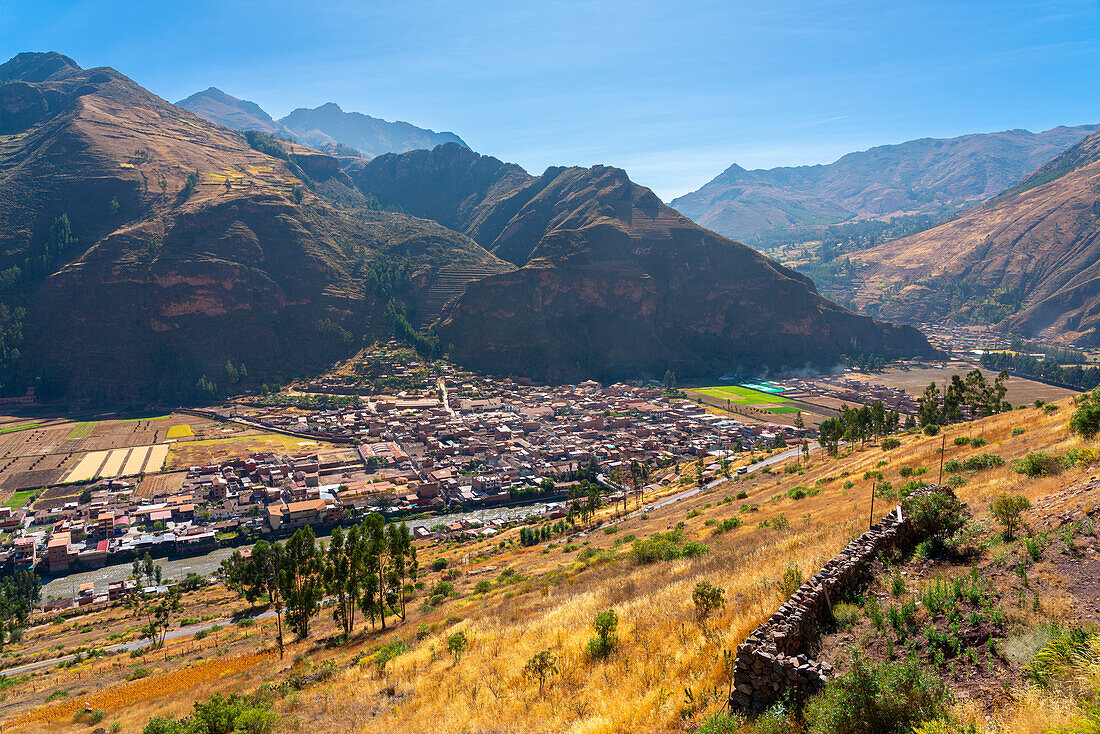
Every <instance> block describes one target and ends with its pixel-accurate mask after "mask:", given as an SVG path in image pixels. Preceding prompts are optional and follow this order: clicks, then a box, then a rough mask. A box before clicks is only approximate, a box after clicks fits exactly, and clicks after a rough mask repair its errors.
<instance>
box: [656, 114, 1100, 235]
mask: <svg viewBox="0 0 1100 734" xmlns="http://www.w3.org/2000/svg"><path fill="white" fill-rule="evenodd" d="M1098 127H1100V126H1097V125H1081V126H1078V127H1056V128H1053V129H1051V130H1047V131H1046V132H1041V133H1032V132H1028V131H1027V130H1006V131H1004V132H997V133H988V134H974V135H964V136H962V137H958V138H947V139H934V138H922V139H920V140H910V141H909V142H905V143H900V144H898V145H882V146H878V147H875V148H871V149H870V150H866V151H862V152H858V153H849V154H848V155H845V156H844V157H842V158H840V159H839V160H837V161H836V162H834V163H829V164H827V165H816V166H797V167H784V168H771V169H758V170H752V171H748V170H745V169H744V168H741V167H740V166H738V165H736V164H734V165H732V166H730V167H729V168H727V169H726V170H725V171H724V172H722V173H721V174H720V175H719V176H717V177H716V178H714V179H713V180H712V181H710V182H709V183H707V184H706V185H704V186H703V187H702V188H700V189H699V190H698V191H693V192H692V193H690V194H686V195H684V196H681V197H679V198H678V199H675V200H674V201H673V202H672V206H673V207H675V208H676V209H677V210H679V211H680V212H681V213H683V214H684V215H686V216H688V217H690V218H692V219H694V220H695V221H696V222H699V223H700V224H702V225H703V226H705V227H709V228H711V229H713V230H715V231H717V232H721V233H722V234H724V235H726V236H728V237H733V238H747V237H749V236H750V235H752V234H754V233H756V232H760V231H762V230H769V229H773V228H780V229H782V228H795V227H804V226H806V225H825V224H836V223H838V222H843V221H848V220H853V219H888V218H890V217H894V216H897V215H900V214H918V213H920V214H933V215H948V214H951V213H954V212H955V211H957V210H958V209H960V208H962V207H966V206H972V205H974V204H977V203H979V202H982V201H984V200H986V199H988V198H989V197H991V196H994V195H996V194H998V193H1000V192H1001V191H1004V190H1005V189H1007V188H1008V187H1010V186H1012V185H1013V184H1015V183H1017V182H1018V181H1020V180H1021V179H1022V178H1024V176H1026V175H1028V174H1029V173H1031V172H1032V171H1034V170H1035V169H1036V168H1038V167H1039V166H1041V165H1043V164H1044V163H1046V162H1047V161H1049V160H1050V159H1052V158H1054V157H1055V156H1057V155H1058V154H1060V153H1062V152H1063V151H1065V150H1066V149H1067V148H1069V147H1070V146H1072V145H1074V144H1075V143H1077V142H1079V141H1080V140H1081V139H1082V138H1084V137H1085V136H1086V135H1088V134H1089V133H1091V132H1092V131H1094V130H1096V129H1097V128H1098Z"/></svg>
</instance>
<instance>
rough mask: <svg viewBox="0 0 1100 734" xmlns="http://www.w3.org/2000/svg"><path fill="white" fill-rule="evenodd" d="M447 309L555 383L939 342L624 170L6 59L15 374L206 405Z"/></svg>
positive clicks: (7, 364) (68, 63)
mask: <svg viewBox="0 0 1100 734" xmlns="http://www.w3.org/2000/svg"><path fill="white" fill-rule="evenodd" d="M253 114H255V110H253ZM398 209H399V210H400V211H401V212H402V213H396V212H395V211H394V210H398ZM411 324H415V325H418V326H420V327H421V328H422V331H421V332H420V333H417V332H415V331H413V329H412V326H411ZM433 324H434V325H435V333H437V334H438V338H439V340H440V342H441V343H442V345H443V346H444V347H445V348H446V349H448V351H449V352H450V353H451V355H452V356H453V357H454V358H455V359H456V360H457V361H459V362H461V363H465V364H468V365H471V366H475V367H480V368H482V369H486V370H491V371H497V372H509V373H514V374H519V375H527V376H531V377H536V378H543V379H550V380H557V379H572V378H576V377H600V378H606V379H611V378H619V377H647V376H648V377H660V375H661V374H663V372H664V370H665V369H667V368H669V367H672V368H673V369H675V370H677V371H678V372H679V373H680V374H681V375H682V376H686V375H698V376H704V375H709V376H714V375H716V374H721V373H724V372H728V371H736V370H740V371H743V372H746V373H749V372H752V373H758V372H759V371H761V370H765V369H782V368H788V367H802V366H805V365H816V366H832V365H834V364H835V363H836V362H837V361H839V360H840V359H842V357H843V355H844V353H845V352H846V351H847V350H850V349H852V348H853V347H857V348H859V349H862V350H868V351H875V352H878V353H881V354H883V355H884V356H903V355H904V356H913V355H919V354H931V353H933V351H932V349H931V348H930V347H929V345H928V343H927V342H926V341H925V339H924V338H923V336H921V335H920V333H919V332H918V331H916V330H915V329H912V328H911V327H896V326H891V325H888V324H883V323H880V322H877V321H874V320H872V319H870V318H867V317H865V316H860V315H857V314H854V313H852V312H850V311H848V310H846V309H844V308H841V307H839V306H837V305H836V304H834V303H832V302H830V301H828V300H827V299H825V298H823V297H821V296H820V295H818V294H817V293H816V291H815V289H814V287H813V284H812V282H810V281H809V280H808V279H807V278H806V277H804V276H802V275H799V274H798V273H795V272H794V271H792V270H789V269H787V268H785V267H783V266H781V265H778V264H777V263H775V262H772V261H771V260H768V259H767V258H765V257H763V256H762V255H760V254H758V253H756V252H755V251H753V250H751V249H750V248H747V247H745V246H744V245H741V244H739V243H736V242H732V241H730V240H728V239H726V238H724V237H721V236H720V235H717V234H715V233H713V232H709V231H707V230H705V229H703V228H702V227H700V226H698V225H696V224H694V223H693V222H691V221H689V220H687V219H686V218H684V217H683V216H681V215H680V214H678V213H676V212H675V211H673V210H672V209H670V208H669V207H667V206H665V205H664V204H662V203H661V202H660V201H659V200H658V199H657V197H656V196H655V195H654V194H653V193H652V192H651V191H649V190H648V189H645V188H643V187H640V186H638V185H636V184H634V183H632V182H631V181H630V180H629V178H628V177H627V175H626V174H625V172H623V171H622V170H620V169H615V168H609V167H604V166H597V167H593V168H551V169H548V170H547V171H546V172H545V173H544V174H543V175H542V176H531V175H529V174H527V173H526V172H524V171H523V170H522V169H520V168H519V167H518V166H514V165H511V164H506V163H502V162H500V161H498V160H496V159H493V158H490V157H487V156H481V155H478V154H476V153H474V152H472V151H470V150H469V149H467V148H465V147H464V146H463V145H460V144H458V143H448V144H445V145H442V146H438V147H436V148H434V149H433V150H430V151H428V150H415V151H412V152H407V153H403V154H384V155H381V156H378V157H376V158H375V159H374V160H370V161H367V160H365V159H364V158H361V157H353V156H352V157H347V158H337V157H334V156H331V155H327V154H325V153H322V152H318V151H316V150H312V149H309V148H306V147H303V146H301V145H298V144H296V143H293V142H289V141H281V140H279V139H278V138H275V137H272V136H271V135H266V134H264V133H263V132H258V131H253V132H248V133H242V132H238V131H235V130H232V129H229V128H228V127H225V126H222V125H220V124H213V123H211V122H210V121H208V120H206V119H204V118H203V117H200V116H198V115H196V114H193V113H191V112H189V111H186V110H184V109H182V108H180V107H177V106H174V105H171V104H169V103H167V102H165V101H164V100H162V99H160V98H159V97H157V96H156V95H154V94H152V93H150V92H148V91H147V90H145V89H143V88H142V87H140V86H139V85H138V84H136V83H135V82H133V81H132V80H130V79H128V78H127V77H125V76H123V75H122V74H119V73H118V72H117V71H114V70H113V69H109V68H94V69H82V68H80V67H79V66H78V65H77V64H76V63H75V62H74V61H73V60H72V59H70V58H68V57H65V56H62V55H61V54H56V53H45V54H37V53H26V54H20V55H18V56H16V57H15V58H13V59H12V60H11V61H9V62H7V63H5V64H3V65H0V379H2V381H3V386H4V389H5V391H7V392H19V391H21V390H22V389H23V388H25V387H26V386H28V385H37V386H38V387H39V389H40V393H39V394H40V395H42V396H43V397H46V396H57V397H80V398H86V399H89V400H93V401H100V402H106V401H115V402H118V401H137V400H167V399H171V400H176V399H179V400H184V399H193V397H194V396H195V394H196V392H197V393H198V394H200V395H201V394H205V393H213V392H215V390H216V389H234V387H235V386H234V385H227V384H226V379H228V378H227V377H226V375H227V374H234V373H236V374H238V375H239V374H240V373H241V370H239V369H234V370H230V369H227V362H232V363H233V364H234V365H241V364H244V365H245V366H246V367H247V375H248V378H247V379H248V381H249V382H252V383H255V384H256V385H258V384H260V382H261V381H267V380H279V379H284V378H288V377H291V376H294V375H297V374H302V373H306V372H309V371H312V370H317V369H321V368H323V367H325V366H327V365H329V364H331V363H332V362H333V361H334V360H336V359H339V358H341V357H343V356H347V355H348V354H350V353H351V352H352V351H354V349H355V348H357V346H358V345H359V344H361V343H362V340H364V339H368V340H369V339H372V338H377V337H379V336H388V335H390V334H397V335H398V336H402V337H405V338H408V339H410V340H412V341H414V342H417V343H418V344H419V343H421V342H429V343H430V341H431V333H432V332H431V330H430V329H429V327H430V326H431V325H433ZM429 345H430V344H429ZM425 348H429V347H425Z"/></svg>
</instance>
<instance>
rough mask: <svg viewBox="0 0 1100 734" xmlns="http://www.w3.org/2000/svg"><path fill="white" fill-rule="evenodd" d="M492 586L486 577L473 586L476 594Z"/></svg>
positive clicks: (484, 591) (482, 592)
mask: <svg viewBox="0 0 1100 734" xmlns="http://www.w3.org/2000/svg"><path fill="white" fill-rule="evenodd" d="M492 588H493V584H492V582H490V581H489V580H487V579H482V580H481V581H478V582H477V585H476V586H474V591H476V592H477V593H478V594H484V593H486V592H487V591H489V590H490V589H492Z"/></svg>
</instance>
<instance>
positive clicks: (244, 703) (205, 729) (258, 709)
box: [142, 690, 279, 734]
mask: <svg viewBox="0 0 1100 734" xmlns="http://www.w3.org/2000/svg"><path fill="white" fill-rule="evenodd" d="M270 706H271V704H270V701H269V700H268V699H267V698H265V697H264V695H263V694H262V693H261V691H260V690H257V691H256V693H254V694H252V695H251V696H238V695H237V694H235V693H231V694H229V695H228V696H222V695H220V694H214V695H213V696H211V697H210V698H209V699H208V700H206V701H197V702H196V703H195V708H194V710H193V711H192V713H191V716H189V717H187V718H185V719H180V720H178V721H173V720H172V719H167V718H164V717H161V716H157V717H154V718H153V719H152V720H150V721H149V723H148V724H146V725H145V728H144V729H143V730H142V732H143V734H197V733H198V732H202V733H203V734H223V733H225V734H268V733H269V732H271V731H273V730H274V729H275V725H276V723H277V722H278V720H279V716H278V714H276V713H275V712H273V711H271V710H270Z"/></svg>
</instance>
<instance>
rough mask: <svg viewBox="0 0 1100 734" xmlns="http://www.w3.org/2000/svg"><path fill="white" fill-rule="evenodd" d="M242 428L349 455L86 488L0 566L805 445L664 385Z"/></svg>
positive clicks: (583, 388)
mask: <svg viewBox="0 0 1100 734" xmlns="http://www.w3.org/2000/svg"><path fill="white" fill-rule="evenodd" d="M246 417H247V420H249V421H251V422H252V423H253V424H256V425H262V426H265V427H268V428H270V429H273V430H276V431H283V432H287V433H292V434H293V435H296V436H308V437H315V438H317V439H327V440H331V441H334V442H337V443H340V444H342V445H343V449H342V450H339V451H327V450H326V451H323V452H321V453H307V454H303V455H281V454H274V453H260V454H255V455H252V456H250V457H248V458H246V459H239V460H231V461H223V462H219V463H213V464H209V465H203V466H193V467H191V468H190V469H189V470H188V472H187V475H186V478H185V479H184V480H183V482H182V487H180V489H179V490H177V491H174V492H172V493H171V494H170V495H167V496H157V497H152V498H148V497H146V498H137V497H135V496H134V487H133V485H132V484H130V483H128V482H126V481H123V480H103V481H101V482H99V483H98V484H96V485H93V486H90V487H89V490H90V495H91V498H90V501H85V502H70V503H67V504H65V505H63V506H59V507H58V506H55V507H51V508H49V509H39V510H36V511H34V512H30V511H23V510H21V511H15V512H13V511H11V510H9V509H8V508H0V530H2V529H3V528H5V527H6V528H10V529H11V530H12V532H10V533H9V534H8V535H7V537H8V538H9V542H8V543H7V546H6V547H5V548H4V549H3V551H0V568H2V567H5V565H6V564H8V563H10V564H11V567H13V568H15V569H21V568H40V569H44V570H45V571H47V572H49V573H50V574H52V575H56V574H59V573H65V572H67V571H69V570H70V569H75V568H95V567H97V566H101V565H104V564H106V563H108V562H118V561H125V560H128V559H129V558H131V557H141V556H143V555H144V554H145V553H146V552H149V553H151V554H152V555H154V556H164V555H179V554H193V553H200V552H206V551H208V550H210V549H213V548H215V547H217V546H218V545H220V544H225V543H235V542H243V541H244V540H245V539H248V538H254V537H257V536H258V535H264V534H275V535H277V536H279V535H282V534H284V533H289V532H292V531H293V530H294V529H296V528H299V527H302V526H304V525H315V526H325V525H331V524H334V523H337V522H340V521H343V520H351V519H354V518H356V517H359V516H361V515H362V514H364V513H366V512H372V511H379V512H383V513H385V514H387V515H391V516H402V515H407V514H410V513H422V512H429V511H444V510H456V509H459V510H473V509H476V508H478V507H485V506H493V505H501V504H519V503H524V502H529V501H532V500H536V499H537V500H541V501H553V500H555V499H561V498H564V497H567V496H568V494H569V490H570V485H572V484H574V483H576V482H577V481H578V474H580V473H582V472H583V470H585V469H587V468H588V467H589V466H590V465H591V464H592V463H593V462H595V463H596V464H597V465H598V466H599V467H600V471H601V473H602V474H603V475H605V476H611V475H613V473H614V470H615V469H616V468H617V467H620V466H626V465H629V464H630V463H631V462H633V461H637V462H639V463H642V464H646V465H648V466H650V467H651V474H650V482H651V483H657V482H661V481H668V480H669V479H672V478H675V474H674V473H675V471H676V469H675V467H676V466H677V465H678V464H680V463H682V462H684V461H687V460H691V459H694V458H696V457H700V456H706V455H708V454H709V455H714V454H718V453H722V454H727V453H729V452H731V451H733V450H734V449H735V448H740V449H743V450H751V449H753V448H761V447H766V446H771V445H773V444H775V443H776V442H777V440H778V439H780V438H782V439H784V440H785V441H787V442H788V443H789V442H793V441H797V440H798V439H799V438H801V437H803V436H805V435H806V433H807V431H805V430H803V429H797V428H794V427H791V426H785V425H779V424H773V423H745V422H741V421H737V420H732V419H731V418H730V417H729V416H728V415H717V414H713V413H708V412H706V410H705V409H704V407H702V406H700V405H697V404H695V403H693V402H690V401H687V400H683V399H677V398H671V397H669V396H667V395H666V394H664V392H663V391H662V390H661V389H660V387H659V386H655V385H637V384H636V385H628V384H625V383H616V384H613V385H610V386H602V385H600V384H599V383H597V382H591V381H590V382H583V383H580V384H578V385H563V386H554V387H545V386H531V385H529V384H525V383H523V382H522V381H514V380H509V379H501V380H492V381H486V380H485V378H478V379H477V381H471V380H470V379H469V377H468V376H463V375H461V374H460V373H455V372H450V371H447V369H446V368H444V374H443V377H442V378H441V380H440V382H439V383H438V384H435V385H432V386H431V387H430V388H428V389H427V390H424V391H421V392H416V393H400V394H398V395H397V396H387V397H369V398H367V399H365V400H359V401H358V405H356V406H354V407H349V408H342V409H334V410H319V411H315V412H303V411H301V410H294V409H288V408H253V409H252V410H251V412H247V416H246ZM303 443H304V442H303ZM712 471H713V470H712ZM607 488H608V489H610V490H612V491H614V490H615V489H616V487H615V486H614V485H607ZM493 530H494V529H493V528H492V527H486V528H482V527H465V526H462V525H461V524H459V525H457V526H455V527H449V525H448V526H444V527H443V528H437V529H436V530H434V531H428V530H426V529H425V528H417V531H416V532H417V536H418V537H421V538H433V537H436V538H440V537H442V538H453V537H459V536H461V537H465V536H466V535H469V534H470V533H471V532H473V533H475V534H477V533H484V532H491V531H493Z"/></svg>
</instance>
